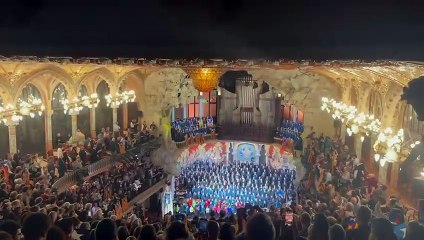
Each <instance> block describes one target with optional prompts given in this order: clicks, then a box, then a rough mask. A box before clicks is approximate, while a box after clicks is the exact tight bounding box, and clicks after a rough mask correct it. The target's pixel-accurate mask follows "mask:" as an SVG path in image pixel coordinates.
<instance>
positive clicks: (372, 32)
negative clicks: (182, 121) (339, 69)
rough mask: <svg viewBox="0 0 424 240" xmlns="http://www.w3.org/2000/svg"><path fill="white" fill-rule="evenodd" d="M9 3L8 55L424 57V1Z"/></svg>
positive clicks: (1, 43) (0, 38) (4, 17)
mask: <svg viewBox="0 0 424 240" xmlns="http://www.w3.org/2000/svg"><path fill="white" fill-rule="evenodd" d="M8 2H12V3H13V2H16V3H14V4H11V3H10V4H11V5H5V3H0V9H2V14H1V15H0V55H39V56H46V55H54V56H73V57H82V56H94V57H99V56H106V57H169V58H195V57H200V58H214V57H222V58H289V59H309V58H310V59H318V60H326V59H387V58H389V59H392V58H395V59H399V60H424V57H423V55H422V54H421V53H422V52H424V51H423V50H424V45H423V44H421V43H422V42H423V40H424V29H423V27H422V26H424V24H422V23H421V22H422V20H423V17H422V16H423V15H422V14H421V13H422V10H423V8H424V6H423V5H424V4H418V5H412V4H403V6H402V5H395V4H392V3H390V0H389V1H384V3H382V4H374V5H370V4H369V3H367V4H366V5H365V4H364V3H360V2H357V3H356V5H346V3H344V2H343V3H341V2H340V1H339V2H338V3H337V2H334V3H331V2H330V1H324V2H323V1H319V3H307V4H306V3H302V1H283V0H280V1H269V0H262V1H259V0H249V1H248V0H231V1H228V0H202V1H198V0H181V1H176V0H144V1H135V0H134V1H128V0H122V1H113V2H112V1H107V0H103V1H99V0H91V1H81V0H74V1H54V0H16V1H8ZM67 2H68V3H67ZM109 2H110V3H109ZM304 2H305V1H304ZM310 2H312V1H310ZM2 4H4V5H2ZM318 4H320V5H318Z"/></svg>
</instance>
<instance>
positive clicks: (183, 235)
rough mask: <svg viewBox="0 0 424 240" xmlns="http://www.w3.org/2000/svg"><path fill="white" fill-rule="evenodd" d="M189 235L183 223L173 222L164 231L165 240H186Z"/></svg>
mask: <svg viewBox="0 0 424 240" xmlns="http://www.w3.org/2000/svg"><path fill="white" fill-rule="evenodd" d="M188 237H189V234H188V232H187V230H186V228H185V225H184V223H181V222H173V223H172V224H171V225H170V226H169V228H168V229H167V230H166V240H178V239H187V238H188Z"/></svg>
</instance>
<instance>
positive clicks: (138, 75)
mask: <svg viewBox="0 0 424 240" xmlns="http://www.w3.org/2000/svg"><path fill="white" fill-rule="evenodd" d="M141 70H142V69H141V68H136V69H133V70H131V71H129V72H126V73H125V74H123V75H122V76H121V77H119V79H118V80H117V82H116V86H117V88H118V89H119V88H120V87H121V86H122V85H123V84H124V83H125V82H126V81H127V80H129V79H130V78H131V79H136V80H138V81H144V80H146V78H147V77H148V76H149V75H150V74H151V73H152V72H153V71H152V70H151V71H149V72H147V71H146V70H145V71H144V73H142V72H141Z"/></svg>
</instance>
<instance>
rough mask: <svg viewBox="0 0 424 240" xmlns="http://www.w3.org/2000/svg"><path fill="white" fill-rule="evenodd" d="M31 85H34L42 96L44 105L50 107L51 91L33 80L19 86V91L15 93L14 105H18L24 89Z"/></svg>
mask: <svg viewBox="0 0 424 240" xmlns="http://www.w3.org/2000/svg"><path fill="white" fill-rule="evenodd" d="M29 84H31V85H33V86H34V88H35V89H36V90H37V91H38V93H39V94H40V98H41V101H42V102H43V105H44V106H48V105H49V94H50V93H49V89H47V88H46V87H45V85H43V84H42V83H40V82H38V81H32V80H31V79H29V80H28V81H26V82H25V84H24V85H21V86H19V88H18V91H17V92H15V95H14V97H13V102H12V104H14V105H15V106H16V105H17V104H18V100H19V98H20V97H21V95H22V91H23V89H24V88H25V87H26V86H28V85H29Z"/></svg>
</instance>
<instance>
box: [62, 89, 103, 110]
mask: <svg viewBox="0 0 424 240" xmlns="http://www.w3.org/2000/svg"><path fill="white" fill-rule="evenodd" d="M99 102H100V99H99V98H98V96H97V93H93V94H91V95H90V96H82V97H80V98H77V97H75V98H73V99H72V100H69V99H67V98H63V99H62V100H61V103H62V105H63V109H64V110H63V112H64V113H65V114H78V113H79V112H80V111H81V110H83V109H84V107H88V108H96V107H97V105H98V104H99Z"/></svg>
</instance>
